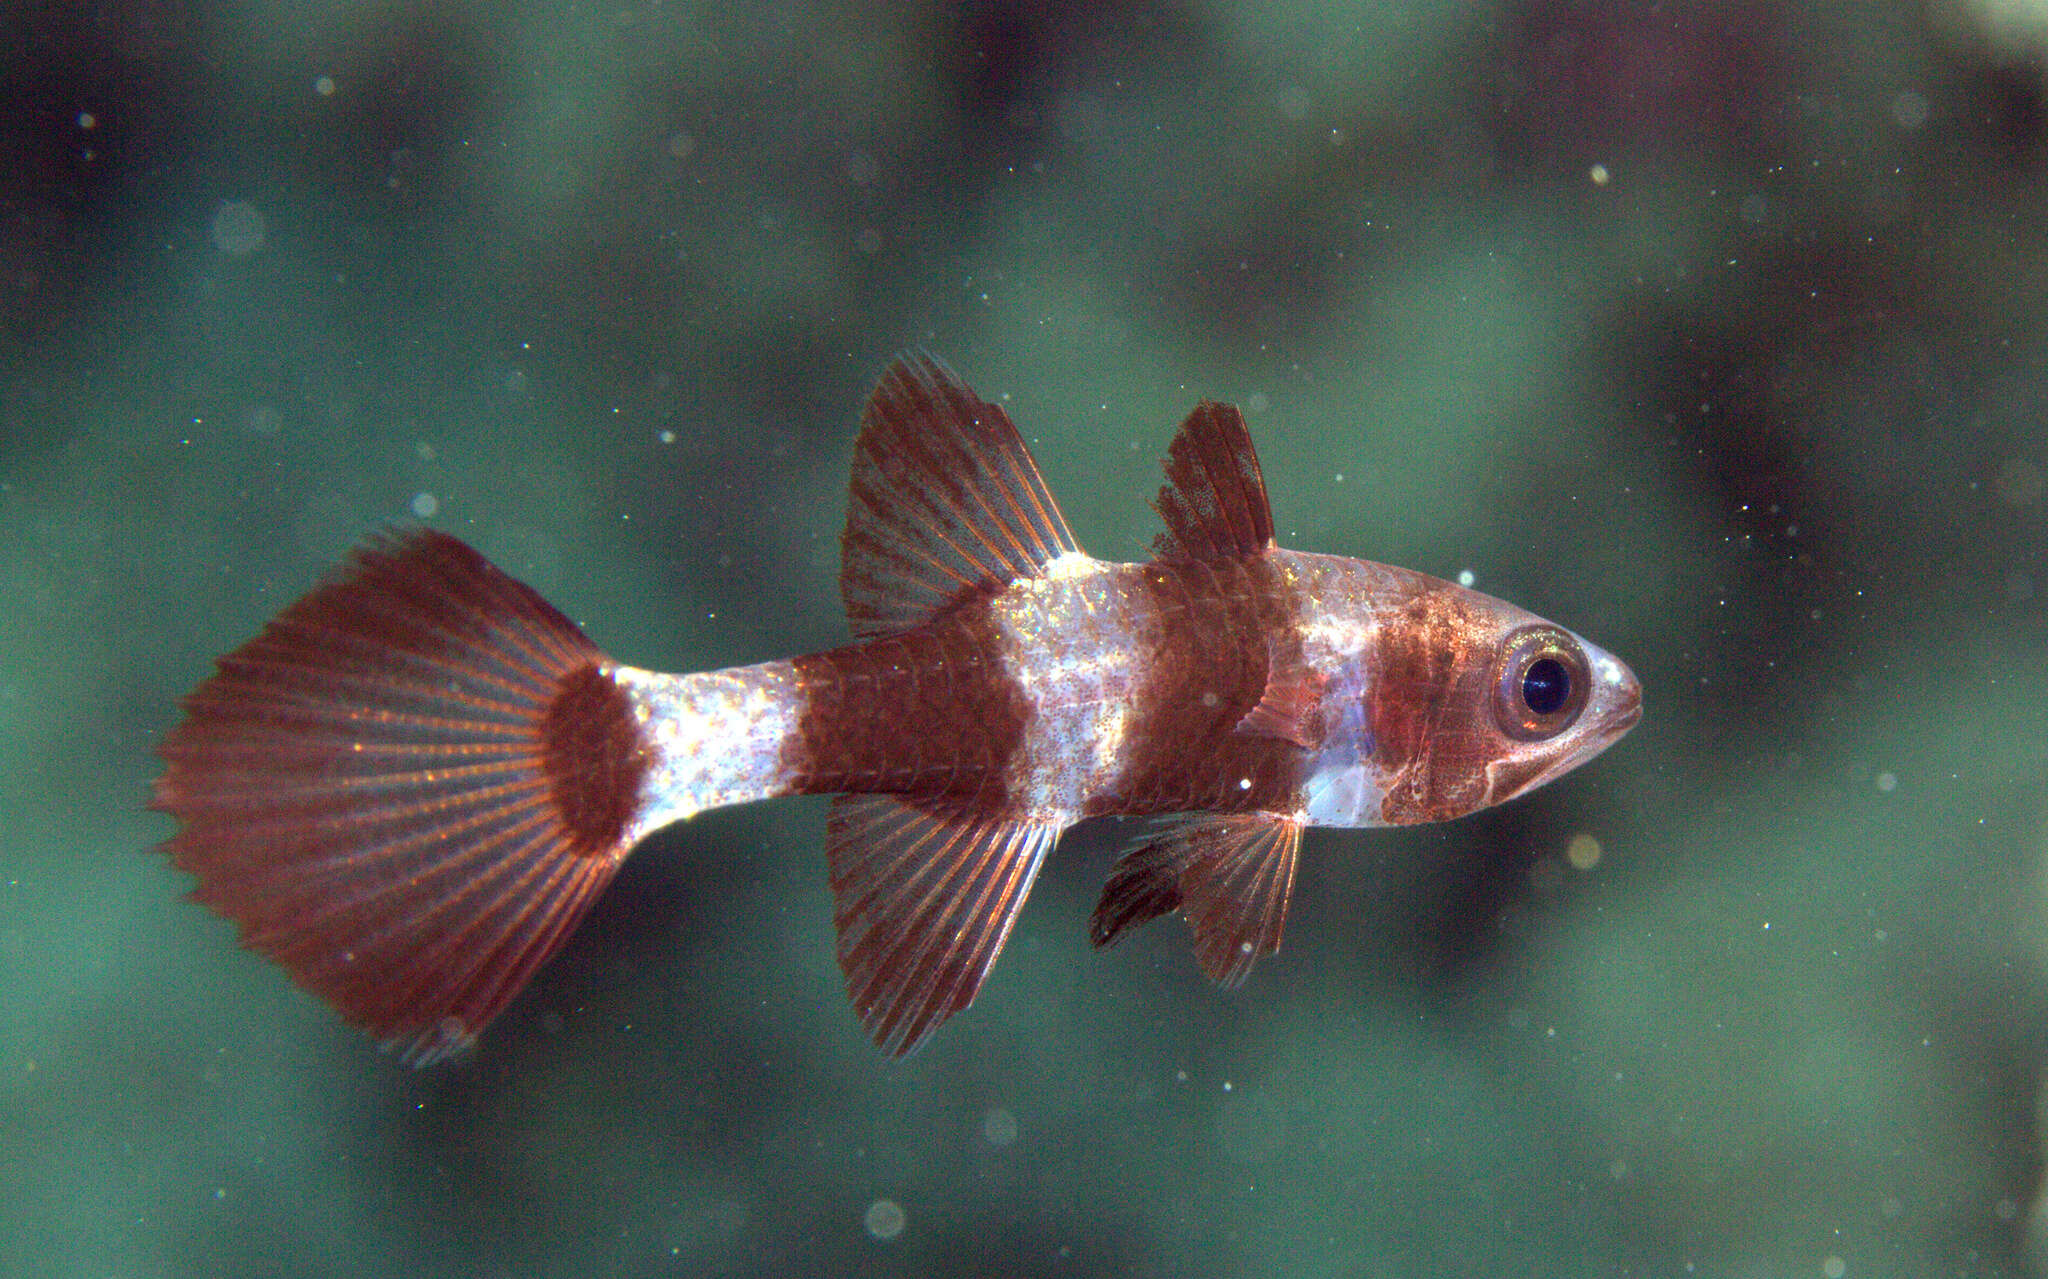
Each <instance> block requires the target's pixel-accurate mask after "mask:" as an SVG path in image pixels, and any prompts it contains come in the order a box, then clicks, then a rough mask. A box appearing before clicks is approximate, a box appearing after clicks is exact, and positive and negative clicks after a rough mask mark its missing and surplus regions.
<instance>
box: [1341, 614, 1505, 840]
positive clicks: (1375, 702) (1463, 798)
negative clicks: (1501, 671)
mask: <svg viewBox="0 0 2048 1279" xmlns="http://www.w3.org/2000/svg"><path fill="white" fill-rule="evenodd" d="M1413 585H1414V590H1415V594H1414V595H1413V596H1411V597H1410V598H1409V599H1408V600H1406V601H1405V602H1404V603H1402V605H1401V607H1400V610H1399V611H1398V612H1396V613H1394V614H1393V615H1392V616H1390V617H1389V618H1387V620H1386V622H1385V623H1384V624H1383V625H1381V626H1380V627H1379V628H1378V632H1377V634H1378V638H1377V641H1376V642H1375V643H1374V645H1373V649H1372V653H1371V656H1370V658H1369V661H1370V665H1371V669H1372V681H1371V683H1370V685H1369V689H1370V692H1369V693H1368V695H1367V697H1366V708H1365V713H1366V721H1367V725H1368V727H1369V728H1370V729H1371V732H1372V739H1373V741H1374V742H1376V743H1377V744H1378V758H1379V760H1380V762H1381V766H1382V767H1383V768H1384V769H1385V770H1386V774H1387V776H1388V777H1390V778H1392V779H1393V780H1392V782H1391V783H1390V784H1389V786H1388V787H1387V796H1386V799H1385V801H1384V802H1383V803H1382V804H1381V806H1380V818H1381V820H1383V821H1385V822H1388V823H1389V824H1392V825H1404V826H1405V825H1410V824H1412V823H1416V822H1434V821H1443V820H1446V819H1448V818H1452V817H1461V816H1463V815H1464V814H1466V813H1469V812H1471V811H1472V809H1473V808H1475V807H1477V806H1478V804H1479V803H1480V802H1481V797H1482V795H1483V794H1484V791H1485V788H1486V765H1487V764H1488V763H1489V762H1491V761H1492V760H1494V759H1495V758H1497V749H1496V745H1497V744H1496V740H1495V738H1494V736H1492V735H1491V734H1489V733H1487V732H1485V731H1482V726H1480V725H1477V724H1474V723H1473V722H1472V717H1473V715H1474V714H1475V713H1478V714H1484V713H1486V710H1487V707H1489V706H1490V705H1491V702H1490V701H1489V699H1488V698H1487V697H1486V696H1485V693H1484V689H1483V688H1481V687H1480V686H1481V685H1483V684H1484V683H1485V681H1486V679H1487V677H1488V675H1489V673H1490V671H1491V661H1490V654H1487V653H1482V652H1479V651H1478V650H1479V649H1480V647H1481V646H1482V644H1483V642H1484V640H1483V636H1482V635H1481V633H1480V631H1481V627H1482V623H1481V622H1480V621H1479V620H1477V619H1474V618H1472V617H1471V616H1469V615H1468V614H1467V612H1466V611H1465V610H1464V609H1463V608H1461V607H1460V605H1459V596H1458V595H1457V594H1456V593H1455V592H1454V590H1453V589H1452V588H1450V587H1449V586H1448V585H1445V584H1443V583H1438V582H1435V581H1434V580H1433V579H1430V578H1425V577H1422V576H1421V575H1420V574H1417V575H1415V581H1414V584H1413ZM1436 588H1441V589H1436Z"/></svg>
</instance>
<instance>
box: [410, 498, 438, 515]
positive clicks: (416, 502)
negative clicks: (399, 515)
mask: <svg viewBox="0 0 2048 1279" xmlns="http://www.w3.org/2000/svg"><path fill="white" fill-rule="evenodd" d="M440 509H441V499H440V498H438V497H435V496H434V495H433V494H432V493H415V494H413V498H412V513H413V514H414V515H417V516H419V517H420V518H421V519H423V520H430V519H432V518H434V512H436V511H438V510H440Z"/></svg>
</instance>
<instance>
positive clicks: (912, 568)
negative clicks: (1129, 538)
mask: <svg viewBox="0 0 2048 1279" xmlns="http://www.w3.org/2000/svg"><path fill="white" fill-rule="evenodd" d="M1079 550H1080V547H1079V545H1078V544H1076V543H1075V541H1074V535H1073V534H1072V533H1071V532H1069V531H1068V529H1067V522H1066V520H1065V519H1064V518H1062V517H1061V515H1060V511H1059V507H1058V506H1057V505H1056V504H1055V503H1054V502H1053V499H1052V493H1051V492H1050V491H1049V490H1048V489H1047V488H1046V486H1045V479H1044V477H1043V476H1041V475H1040V474H1039V473H1038V465H1037V463H1035V462H1033V461H1032V460H1031V453H1030V451H1029V450H1028V449H1026V448H1025V447H1024V441H1023V439H1022V438H1021V437H1020V436H1019V435H1018V434H1017V428H1016V427H1015V426H1014V425H1012V424H1011V422H1010V415H1009V414H1007V413H1005V412H1003V410H1002V409H1000V408H998V407H996V406H995V405H993V404H990V403H988V402H987V401H985V400H983V399H982V398H981V397H980V396H977V395H976V394H975V393H974V392H973V390H971V389H970V388H969V387H968V386H967V384H966V383H964V382H962V381H961V380H960V379H959V378H957V377H955V376H954V375H953V373H952V371H951V370H949V369H947V368H946V366H945V365H943V364H941V363H939V362H938V360H936V359H934V358H933V357H931V356H929V355H925V354H922V353H913V354H910V355H907V356H904V357H902V358H900V359H898V360H896V361H895V362H894V363H892V364H890V365H889V367H888V369H887V370H886V371H885V372H884V373H883V374H882V380H881V382H880V383H879V384H878V385H877V386H876V387H875V391H874V394H873V395H872V396H870V397H869V398H868V406H867V409H866V411H865V412H864V413H863V414H862V415H861V425H860V437H859V439H857V440H856V441H855V442H854V453H853V480H852V486H851V492H850V494H849V498H848V502H847V508H846V532H845V533H844V534H843V535H842V536H841V538H840V555H841V559H840V569H839V589H840V593H841V594H842V595H843V596H844V597H845V600H846V616H847V619H848V620H849V621H850V622H851V623H852V624H853V632H854V635H855V637H856V638H859V639H873V638H876V637H878V636H883V635H893V634H896V633H898V632H901V631H905V630H908V629H909V628H911V627H913V626H916V625H918V624H920V623H922V622H924V621H926V620H928V619H929V618H931V617H932V616H933V615H934V614H936V613H938V612H941V611H942V610H944V609H945V608H946V607H947V606H949V605H951V604H953V603H956V602H957V601H959V600H961V599H964V598H966V597H968V596H971V595H973V594H975V593H977V592H980V591H988V590H996V589H1000V588H1001V587H1003V586H1005V585H1007V584H1008V583H1010V582H1013V581H1015V580H1017V579H1018V578H1021V577H1031V576H1034V575H1036V574H1037V572H1038V571H1039V570H1040V569H1041V568H1043V567H1044V566H1045V565H1046V563H1047V562H1048V561H1051V560H1054V559H1057V558H1058V557H1059V556H1061V555H1065V554H1068V553H1070V552H1077V551H1079Z"/></svg>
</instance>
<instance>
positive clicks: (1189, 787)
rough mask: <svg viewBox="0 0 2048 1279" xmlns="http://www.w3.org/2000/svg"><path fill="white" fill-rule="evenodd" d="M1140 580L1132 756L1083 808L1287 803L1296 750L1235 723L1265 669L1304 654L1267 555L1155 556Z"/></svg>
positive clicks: (1243, 807) (1299, 762) (1278, 806)
mask: <svg viewBox="0 0 2048 1279" xmlns="http://www.w3.org/2000/svg"><path fill="white" fill-rule="evenodd" d="M1140 581H1141V583H1142V587H1143V589H1144V590H1145V592H1146V593H1147V595H1148V596H1149V597H1150V606H1149V607H1148V608H1147V609H1146V610H1145V612H1146V621H1145V622H1144V624H1143V625H1142V626H1141V627H1140V633H1139V634H1138V635H1137V636H1136V637H1135V643H1136V644H1137V645H1138V648H1139V651H1140V653H1142V654H1143V663H1144V664H1143V666H1142V668H1141V669H1143V670H1144V671H1145V673H1146V674H1145V684H1144V686H1143V688H1142V689H1141V690H1140V692H1139V694H1138V697H1137V706H1136V708H1135V713H1134V714H1133V716H1132V718H1131V721H1130V725H1129V728H1128V729H1127V731H1126V734H1125V739H1124V742H1125V751H1126V754H1127V759H1128V762H1127V763H1126V764H1125V766H1124V768H1123V770H1122V772H1121V773H1119V774H1118V776H1117V779H1116V781H1115V783H1114V784H1113V787H1112V790H1111V792H1110V793H1109V794H1107V795H1104V796H1101V797H1099V798H1097V799H1096V800H1093V801H1091V802H1090V803H1089V805H1088V813H1089V815H1090V816H1093V815H1096V814H1102V813H1175V812H1187V811H1193V810H1196V809H1201V810H1207V811H1212V812H1244V811H1247V810H1250V809H1264V810H1270V811H1287V810H1290V809H1292V808H1293V807H1294V805H1295V803H1296V802H1297V796H1298V794H1299V791H1300V788H1301V781H1302V767H1303V760H1304V753H1303V751H1302V750H1301V748H1300V747H1298V746H1295V745H1294V744H1293V743H1291V742H1287V741H1284V740H1281V739H1279V738H1276V737H1274V736H1271V735H1268V734H1263V733H1257V732H1246V731H1240V730H1239V728H1238V725H1239V723H1240V721H1242V720H1243V719H1244V717H1245V716H1246V715H1247V714H1248V713H1249V712H1250V711H1251V710H1252V709H1253V708H1254V707H1256V706H1257V705H1258V704H1259V698H1260V697H1261V696H1262V695H1263V694H1264V692H1265V689H1266V681H1267V673H1268V671H1269V669H1270V667H1271V665H1272V664H1273V663H1276V662H1277V663H1279V664H1282V665H1286V664H1288V663H1295V662H1298V661H1299V660H1300V657H1301V636H1300V634H1299V632H1298V631H1297V630H1296V627H1295V622H1294V607H1293V602H1292V600H1291V598H1290V596H1289V592H1288V588H1287V585H1286V582H1285V581H1284V580H1283V579H1282V578H1281V576H1280V574H1279V573H1278V571H1277V570H1275V569H1274V567H1273V565H1272V564H1271V562H1270V561H1268V560H1266V559H1265V558H1264V557H1262V556H1251V557H1248V558H1245V559H1239V560H1225V561H1221V562H1199V561H1193V560H1175V561H1163V562H1157V563H1152V564H1148V565H1146V566H1145V568H1144V573H1143V575H1142V577H1141V578H1140ZM1247 779H1248V780H1249V781H1250V782H1251V785H1250V786H1249V787H1247V786H1245V785H1244V784H1243V783H1244V782H1245V781H1246V780H1247Z"/></svg>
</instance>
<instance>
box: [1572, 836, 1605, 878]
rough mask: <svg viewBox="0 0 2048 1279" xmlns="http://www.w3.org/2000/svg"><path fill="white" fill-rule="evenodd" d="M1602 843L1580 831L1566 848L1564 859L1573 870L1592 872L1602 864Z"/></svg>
mask: <svg viewBox="0 0 2048 1279" xmlns="http://www.w3.org/2000/svg"><path fill="white" fill-rule="evenodd" d="M1600 853H1601V848H1600V841H1599V840H1597V839H1595V838H1593V837H1592V836H1591V835H1588V834H1586V833H1585V832H1584V831H1580V832H1579V833H1578V834H1576V835H1574V836H1572V838H1571V842H1570V843H1568V844H1566V845H1565V846H1564V859H1565V861H1567V862H1569V863H1571V868H1572V869H1573V870H1591V869H1593V868H1594V867H1595V866H1598V865H1599V864H1600Z"/></svg>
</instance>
